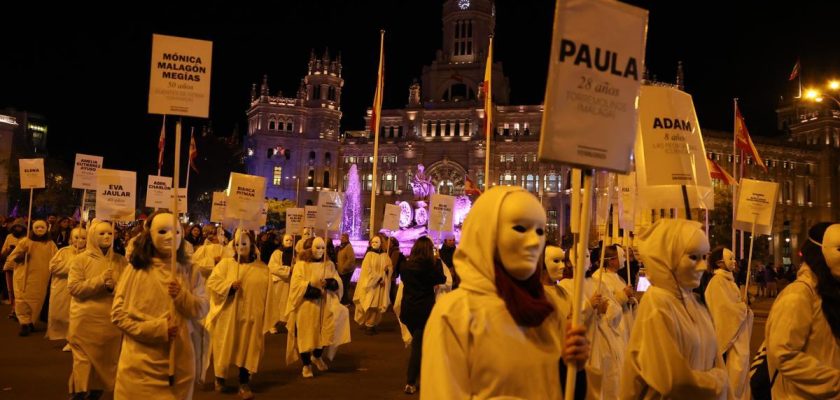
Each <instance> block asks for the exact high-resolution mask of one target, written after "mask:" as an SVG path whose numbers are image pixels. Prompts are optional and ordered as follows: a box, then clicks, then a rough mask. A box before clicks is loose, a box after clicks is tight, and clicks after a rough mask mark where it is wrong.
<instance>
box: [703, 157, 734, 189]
mask: <svg viewBox="0 0 840 400" xmlns="http://www.w3.org/2000/svg"><path fill="white" fill-rule="evenodd" d="M706 164H708V165H709V175H710V176H711V177H712V179H717V180H719V181H721V182H723V184H724V185H737V184H738V182H736V181H735V178H733V177H732V175H729V174H728V173H726V170H724V169H723V168H721V167H720V165H718V163H716V162H715V161H714V160H712V159H709V158H707V159H706Z"/></svg>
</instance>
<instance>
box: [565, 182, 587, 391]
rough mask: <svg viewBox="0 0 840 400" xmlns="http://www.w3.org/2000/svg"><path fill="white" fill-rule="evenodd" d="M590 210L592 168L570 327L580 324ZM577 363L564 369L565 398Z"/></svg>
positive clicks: (584, 200)
mask: <svg viewBox="0 0 840 400" xmlns="http://www.w3.org/2000/svg"><path fill="white" fill-rule="evenodd" d="M591 212H592V170H590V169H587V170H584V175H583V204H582V205H581V216H580V233H579V235H580V241H579V242H578V251H577V254H576V255H577V260H575V276H574V283H575V290H574V296H575V297H574V299H573V302H572V328H579V327H580V326H581V325H582V324H583V321H582V315H581V311H582V310H581V309H582V308H583V307H582V305H583V280H584V278H585V277H584V276H583V275H584V270H583V265H584V263H585V262H586V255H585V254H584V251H586V247H587V243H589V216H590V213H591ZM577 371H578V368H577V365H574V364H572V365H569V366H568V369H567V370H566V385H565V399H566V400H574V398H575V377H576V376H577Z"/></svg>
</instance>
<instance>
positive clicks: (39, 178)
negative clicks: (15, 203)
mask: <svg viewBox="0 0 840 400" xmlns="http://www.w3.org/2000/svg"><path fill="white" fill-rule="evenodd" d="M18 166H19V167H20V188H21V189H43V188H45V187H47V185H46V183H45V180H44V159H43V158H28V159H27V158H21V159H19V160H18Z"/></svg>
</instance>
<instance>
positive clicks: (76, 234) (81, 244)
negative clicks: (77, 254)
mask: <svg viewBox="0 0 840 400" xmlns="http://www.w3.org/2000/svg"><path fill="white" fill-rule="evenodd" d="M70 244H71V245H73V247H75V248H76V249H77V250H84V248H85V246H86V245H87V232H86V231H85V230H84V229H73V233H71V234H70Z"/></svg>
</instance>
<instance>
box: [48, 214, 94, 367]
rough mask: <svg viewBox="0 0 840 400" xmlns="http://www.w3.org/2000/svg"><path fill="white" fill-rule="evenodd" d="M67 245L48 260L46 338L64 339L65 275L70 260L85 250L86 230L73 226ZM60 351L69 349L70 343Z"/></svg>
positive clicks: (67, 303)
mask: <svg viewBox="0 0 840 400" xmlns="http://www.w3.org/2000/svg"><path fill="white" fill-rule="evenodd" d="M69 240H70V243H69V245H68V246H66V247H64V248H62V249H59V250H58V252H57V253H55V255H54V256H53V258H52V259H51V260H50V274H51V275H52V278H51V281H50V313H49V316H48V318H47V339H50V340H65V339H67V330H68V329H69V327H70V292H69V291H68V290H67V276H68V275H69V274H70V261H71V260H72V259H73V257H75V256H76V255H78V254H80V253H81V252H83V251H85V247H86V246H85V244H86V243H87V231H85V230H84V228H78V227H77V228H73V229H72V230H71V231H70V235H69ZM62 351H70V344H69V343H68V344H67V345H66V346H64V349H62Z"/></svg>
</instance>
